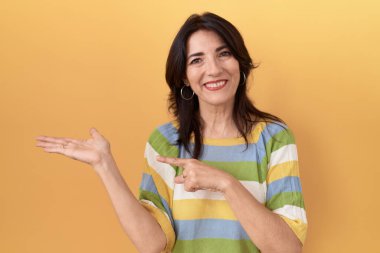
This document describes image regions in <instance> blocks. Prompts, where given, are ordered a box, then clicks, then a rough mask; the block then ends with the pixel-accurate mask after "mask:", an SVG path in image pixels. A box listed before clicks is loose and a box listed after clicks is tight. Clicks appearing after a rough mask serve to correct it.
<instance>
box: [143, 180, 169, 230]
mask: <svg viewBox="0 0 380 253" xmlns="http://www.w3.org/2000/svg"><path fill="white" fill-rule="evenodd" d="M140 188H141V189H142V190H144V191H148V192H152V193H154V194H157V195H158V196H159V197H160V200H161V203H162V205H163V206H164V208H165V211H166V213H167V214H168V216H169V218H170V221H171V223H172V224H173V222H174V220H173V216H172V212H171V210H170V208H169V205H168V202H166V200H165V199H164V198H163V197H162V196H161V195H160V194H159V193H158V190H157V187H156V185H155V183H154V181H153V177H152V176H151V175H149V174H146V173H143V179H142V181H141V184H140ZM148 200H149V199H148Z"/></svg>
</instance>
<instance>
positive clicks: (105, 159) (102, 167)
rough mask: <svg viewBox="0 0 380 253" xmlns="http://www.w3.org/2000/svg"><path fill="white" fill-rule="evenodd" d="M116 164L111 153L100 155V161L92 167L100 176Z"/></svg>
mask: <svg viewBox="0 0 380 253" xmlns="http://www.w3.org/2000/svg"><path fill="white" fill-rule="evenodd" d="M115 165H116V163H115V160H114V158H113V156H112V154H111V153H104V154H101V155H100V159H99V161H98V162H97V163H96V164H93V165H92V167H93V168H94V170H95V171H96V172H97V173H98V174H102V173H104V172H107V171H109V170H111V169H112V168H113V167H115Z"/></svg>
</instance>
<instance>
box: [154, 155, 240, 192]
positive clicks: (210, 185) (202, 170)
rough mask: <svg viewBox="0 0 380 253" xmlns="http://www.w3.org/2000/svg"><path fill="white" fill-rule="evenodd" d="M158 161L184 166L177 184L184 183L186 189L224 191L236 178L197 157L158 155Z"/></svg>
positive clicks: (193, 190) (176, 181)
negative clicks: (185, 157)
mask: <svg viewBox="0 0 380 253" xmlns="http://www.w3.org/2000/svg"><path fill="white" fill-rule="evenodd" d="M157 161H159V162H162V163H167V164H170V165H174V166H178V167H181V168H183V172H182V174H181V175H179V176H177V177H175V179H174V182H175V183H176V184H184V186H185V190H186V191H189V192H195V191H197V190H209V191H217V192H222V193H224V192H225V190H226V189H227V188H228V187H229V185H230V184H231V182H232V180H233V179H234V178H233V177H232V176H231V175H230V174H228V173H226V172H224V171H222V170H219V169H217V168H214V167H211V166H209V165H207V164H204V163H202V162H200V161H199V160H197V159H184V158H172V157H164V156H158V157H157Z"/></svg>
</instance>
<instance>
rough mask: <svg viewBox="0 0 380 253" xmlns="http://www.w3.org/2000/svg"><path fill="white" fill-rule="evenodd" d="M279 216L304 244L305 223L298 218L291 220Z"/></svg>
mask: <svg viewBox="0 0 380 253" xmlns="http://www.w3.org/2000/svg"><path fill="white" fill-rule="evenodd" d="M280 217H281V218H282V219H283V220H284V221H285V222H286V223H287V224H288V225H289V227H290V228H291V229H292V230H293V232H294V233H295V234H296V236H297V237H298V239H299V240H300V241H301V243H302V244H304V243H305V240H306V231H307V224H305V223H303V222H302V221H301V220H298V219H296V220H291V219H289V218H287V217H285V216H282V215H280Z"/></svg>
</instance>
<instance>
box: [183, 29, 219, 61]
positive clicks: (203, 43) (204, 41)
mask: <svg viewBox="0 0 380 253" xmlns="http://www.w3.org/2000/svg"><path fill="white" fill-rule="evenodd" d="M223 44H225V42H224V41H223V39H222V38H221V37H220V36H219V35H218V34H217V33H216V32H214V31H208V30H198V31H196V32H194V33H193V34H192V35H191V36H190V37H189V39H188V40H187V54H188V55H189V54H192V53H196V52H204V51H208V50H212V51H214V50H215V49H216V48H218V47H220V46H221V45H223Z"/></svg>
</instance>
